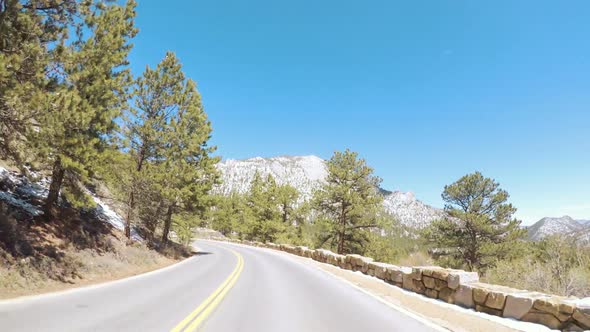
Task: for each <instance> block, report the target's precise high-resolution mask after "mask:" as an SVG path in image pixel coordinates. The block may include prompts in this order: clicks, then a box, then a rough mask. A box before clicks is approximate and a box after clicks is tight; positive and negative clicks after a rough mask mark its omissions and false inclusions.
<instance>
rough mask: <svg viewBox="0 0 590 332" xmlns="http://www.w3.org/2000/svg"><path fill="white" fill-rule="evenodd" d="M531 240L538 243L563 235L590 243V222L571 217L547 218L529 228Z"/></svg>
mask: <svg viewBox="0 0 590 332" xmlns="http://www.w3.org/2000/svg"><path fill="white" fill-rule="evenodd" d="M527 230H528V238H529V240H533V241H538V240H542V239H544V238H546V237H548V236H551V235H556V234H561V235H568V236H573V237H576V238H577V239H578V240H582V241H589V242H590V220H575V219H573V218H572V217H570V216H563V217H559V218H551V217H545V218H543V219H541V220H539V221H537V222H536V223H535V224H533V225H532V226H530V227H528V228H527Z"/></svg>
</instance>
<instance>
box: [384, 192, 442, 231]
mask: <svg viewBox="0 0 590 332" xmlns="http://www.w3.org/2000/svg"><path fill="white" fill-rule="evenodd" d="M383 205H384V207H385V210H386V211H387V212H388V213H389V214H391V215H393V216H395V217H397V219H398V220H399V221H400V222H401V223H402V224H404V225H406V226H409V227H414V228H419V229H421V228H424V227H426V226H428V225H430V223H431V222H433V221H434V220H436V219H441V218H443V217H444V211H443V210H441V209H437V208H434V207H432V206H430V205H426V204H424V203H422V202H421V201H419V200H418V199H416V197H415V196H414V193H411V192H407V193H404V192H400V191H394V192H392V193H391V194H389V195H386V196H385V197H384V199H383Z"/></svg>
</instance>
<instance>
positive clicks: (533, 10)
mask: <svg viewBox="0 0 590 332" xmlns="http://www.w3.org/2000/svg"><path fill="white" fill-rule="evenodd" d="M137 11H138V17H137V25H138V27H139V29H140V33H139V35H138V37H137V38H136V40H135V48H134V50H133V52H132V56H131V61H132V65H133V71H134V73H136V74H139V73H140V72H141V71H142V70H143V68H144V67H145V65H146V64H149V65H152V66H154V65H155V64H157V63H158V62H159V61H160V59H161V58H162V57H163V56H164V53H165V51H166V50H172V51H174V52H176V54H177V55H178V56H179V58H180V59H181V61H182V62H183V64H184V68H185V71H186V73H187V75H188V76H190V77H192V78H193V79H195V80H196V81H197V82H198V84H199V90H200V92H201V94H202V97H203V101H204V105H205V107H206V111H207V113H208V114H209V117H210V119H211V121H212V123H213V127H214V134H213V143H214V144H216V145H217V146H218V147H219V149H218V152H219V154H220V155H221V156H223V157H224V158H238V159H241V158H248V157H254V156H276V155H309V154H314V155H318V156H320V157H323V158H329V157H330V155H331V154H332V152H333V151H334V150H342V149H345V148H350V149H352V150H354V151H357V152H359V153H360V155H361V156H362V157H364V158H365V159H366V160H367V162H368V163H369V164H370V165H371V166H373V167H374V168H375V172H376V174H377V175H379V176H380V177H382V178H383V187H385V188H387V189H395V190H403V191H412V192H414V193H415V194H416V196H417V197H418V198H419V199H422V200H423V201H425V202H427V203H429V204H432V205H434V206H442V200H441V198H440V193H441V191H442V189H443V187H444V185H445V184H449V183H452V182H453V181H454V180H456V179H457V178H459V177H460V176H462V175H464V174H466V173H469V172H473V171H475V170H479V171H481V172H483V173H484V175H486V176H489V177H493V178H495V179H497V180H498V181H499V182H500V183H501V185H502V187H503V188H505V189H506V190H508V192H509V193H510V194H511V201H512V203H514V204H515V205H516V207H517V208H518V209H519V212H518V215H517V216H518V217H520V218H521V219H523V221H524V223H525V224H530V223H532V222H534V221H536V220H537V219H539V218H540V217H542V216H561V215H564V214H569V215H571V216H572V217H576V218H588V219H590V19H589V18H590V1H586V0H579V1H539V0H535V1H524V0H521V1H514V0H506V1H487V2H481V1H467V0H464V1H451V0H449V1H443V0H431V1H404V2H402V1H348V0H338V1H334V0H322V1H312V0H298V1H276V0H264V1H261V0H249V1H241V0H240V1H238V0H236V1H228V0H207V1H200V0H184V1H172V0H169V1H166V2H162V1H140V3H139V6H138V10H137Z"/></svg>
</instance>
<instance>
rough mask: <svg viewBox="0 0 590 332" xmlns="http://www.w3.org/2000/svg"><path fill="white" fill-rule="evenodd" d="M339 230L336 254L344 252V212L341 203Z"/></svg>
mask: <svg viewBox="0 0 590 332" xmlns="http://www.w3.org/2000/svg"><path fill="white" fill-rule="evenodd" d="M340 227H341V228H340V232H339V234H338V236H339V238H338V250H337V251H338V254H339V255H343V254H344V241H345V236H346V213H345V208H344V205H342V213H341V214H340Z"/></svg>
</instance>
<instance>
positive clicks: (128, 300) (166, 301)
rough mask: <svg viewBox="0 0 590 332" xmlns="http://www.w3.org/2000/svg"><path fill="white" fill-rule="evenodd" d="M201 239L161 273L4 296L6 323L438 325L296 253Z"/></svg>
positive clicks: (66, 327) (260, 330) (127, 327)
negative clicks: (186, 255) (196, 249)
mask: <svg viewBox="0 0 590 332" xmlns="http://www.w3.org/2000/svg"><path fill="white" fill-rule="evenodd" d="M197 246H198V247H199V249H200V250H201V252H202V253H201V254H200V255H197V256H195V257H192V258H190V259H188V260H186V261H184V262H182V263H180V264H177V265H175V266H173V267H170V268H166V269H164V270H161V271H157V272H155V273H150V274H147V275H142V276H138V277H133V278H128V279H124V280H122V281H117V282H113V283H108V284H104V285H99V286H94V287H89V288H82V289H78V290H73V291H67V292H62V293H57V294H51V295H46V296H40V297H33V298H23V299H18V300H15V301H5V302H0V331H2V332H8V331H60V332H62V331H172V330H174V329H175V331H188V330H192V329H193V328H194V330H198V331H210V332H215V331H221V332H226V331H227V332H232V331H244V332H249V331H252V332H266V331H269V332H270V331H272V332H276V331H284V332H291V331H293V332H302V331H304V332H306V331H339V332H345V331H355V332H356V331H433V329H432V328H430V327H428V326H427V325H425V324H424V323H422V322H420V321H418V320H415V319H413V318H411V317H410V316H407V315H405V314H403V313H401V312H398V311H396V310H394V309H392V308H390V307H389V306H386V305H384V304H382V303H381V302H379V301H377V300H376V299H374V298H373V297H371V296H368V295H366V294H364V293H363V292H361V291H359V290H357V289H355V288H353V287H351V286H350V285H348V284H347V283H344V282H342V281H340V280H338V279H336V278H334V277H333V276H331V275H329V274H327V273H326V272H324V271H321V270H319V269H317V268H314V267H313V266H311V265H307V264H302V263H301V262H299V261H296V260H295V259H293V258H291V257H289V256H288V255H285V254H282V253H276V252H272V251H270V250H264V249H257V248H249V247H244V246H236V245H230V244H222V243H217V242H208V241H198V242H197ZM228 277H229V278H228ZM220 286H225V288H223V287H220ZM216 295H217V297H216Z"/></svg>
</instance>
